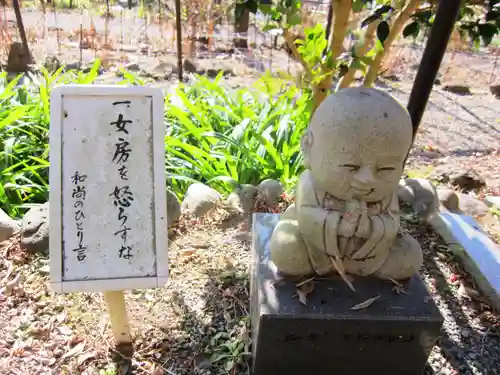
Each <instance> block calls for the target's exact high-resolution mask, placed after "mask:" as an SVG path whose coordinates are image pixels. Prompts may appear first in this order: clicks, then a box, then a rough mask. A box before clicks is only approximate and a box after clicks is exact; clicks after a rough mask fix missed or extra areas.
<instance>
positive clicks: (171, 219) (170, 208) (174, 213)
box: [167, 189, 181, 228]
mask: <svg viewBox="0 0 500 375" xmlns="http://www.w3.org/2000/svg"><path fill="white" fill-rule="evenodd" d="M180 216H181V204H180V203H179V200H178V199H177V196H176V195H175V194H174V193H173V192H172V191H171V190H170V189H167V228H170V226H171V225H172V224H173V223H175V222H176V221H177V220H179V217H180Z"/></svg>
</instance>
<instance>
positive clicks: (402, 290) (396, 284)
mask: <svg viewBox="0 0 500 375" xmlns="http://www.w3.org/2000/svg"><path fill="white" fill-rule="evenodd" d="M388 280H389V281H390V282H392V283H393V284H394V286H393V287H392V290H393V291H395V292H396V293H397V294H401V293H402V294H408V292H407V291H406V289H405V288H404V287H403V284H401V283H400V282H399V281H396V280H394V279H391V278H390V277H389V278H388Z"/></svg>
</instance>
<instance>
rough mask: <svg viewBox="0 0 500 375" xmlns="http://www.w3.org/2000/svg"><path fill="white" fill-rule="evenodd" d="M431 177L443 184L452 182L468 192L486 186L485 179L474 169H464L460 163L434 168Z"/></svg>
mask: <svg viewBox="0 0 500 375" xmlns="http://www.w3.org/2000/svg"><path fill="white" fill-rule="evenodd" d="M430 178H431V179H432V180H436V181H438V182H440V183H443V184H447V183H450V184H451V185H453V186H456V187H458V188H459V189H460V190H464V191H466V192H468V191H471V190H476V189H481V188H484V187H485V186H486V182H485V181H484V179H483V178H482V177H481V176H480V175H479V174H477V173H476V172H475V171H474V170H472V169H466V170H464V169H463V168H461V167H460V166H458V165H455V166H453V165H442V166H439V167H437V168H436V169H435V170H434V172H433V173H432V175H431V177H430Z"/></svg>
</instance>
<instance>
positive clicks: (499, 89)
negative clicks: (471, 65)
mask: <svg viewBox="0 0 500 375" xmlns="http://www.w3.org/2000/svg"><path fill="white" fill-rule="evenodd" d="M490 92H491V93H492V94H493V96H494V97H495V98H497V99H500V85H492V86H490Z"/></svg>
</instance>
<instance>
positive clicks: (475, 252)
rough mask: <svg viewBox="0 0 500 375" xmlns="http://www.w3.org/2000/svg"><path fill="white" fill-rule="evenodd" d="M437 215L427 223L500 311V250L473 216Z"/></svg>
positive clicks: (445, 213)
mask: <svg viewBox="0 0 500 375" xmlns="http://www.w3.org/2000/svg"><path fill="white" fill-rule="evenodd" d="M442 211H443V212H440V213H438V214H436V215H434V216H433V217H432V218H431V219H430V220H429V221H428V223H429V224H430V225H431V226H432V227H433V228H434V230H435V231H436V232H437V233H438V234H439V235H440V236H441V237H442V238H443V240H444V241H445V242H446V244H447V245H448V246H449V249H450V250H451V251H453V252H454V253H455V254H456V255H458V256H459V257H460V258H461V259H462V261H463V264H464V268H465V270H466V271H467V272H469V273H470V274H471V275H472V277H473V278H474V280H475V281H476V283H477V285H478V287H479V289H480V291H481V293H482V294H483V295H484V296H486V297H487V298H488V299H489V300H490V302H491V304H492V307H493V308H494V309H495V310H497V311H500V248H499V246H498V245H497V244H496V243H495V242H493V241H492V240H491V239H490V238H489V236H488V234H487V233H486V232H485V231H484V230H483V229H482V227H481V226H480V225H479V223H477V222H476V220H475V219H474V218H473V217H472V216H467V215H460V214H454V213H450V212H448V211H447V210H446V209H444V210H442Z"/></svg>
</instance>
